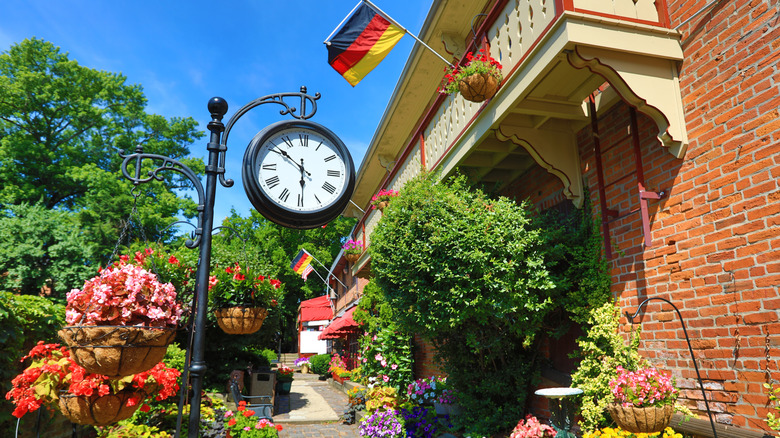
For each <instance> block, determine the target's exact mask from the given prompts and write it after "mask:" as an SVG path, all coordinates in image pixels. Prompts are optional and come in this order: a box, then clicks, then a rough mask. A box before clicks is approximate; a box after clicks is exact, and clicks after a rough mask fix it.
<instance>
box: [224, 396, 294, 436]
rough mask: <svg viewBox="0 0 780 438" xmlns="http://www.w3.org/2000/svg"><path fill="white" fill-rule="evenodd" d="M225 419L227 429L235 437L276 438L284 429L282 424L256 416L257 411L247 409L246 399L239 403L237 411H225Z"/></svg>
mask: <svg viewBox="0 0 780 438" xmlns="http://www.w3.org/2000/svg"><path fill="white" fill-rule="evenodd" d="M225 420H227V421H226V422H225V429H227V430H229V431H230V435H231V436H232V437H233V438H275V437H278V436H279V431H281V430H282V426H281V425H280V424H276V425H275V424H273V423H271V422H270V421H268V420H267V419H265V418H257V417H255V411H253V410H251V409H247V408H246V402H245V401H241V402H239V403H238V408H236V412H233V411H227V412H225Z"/></svg>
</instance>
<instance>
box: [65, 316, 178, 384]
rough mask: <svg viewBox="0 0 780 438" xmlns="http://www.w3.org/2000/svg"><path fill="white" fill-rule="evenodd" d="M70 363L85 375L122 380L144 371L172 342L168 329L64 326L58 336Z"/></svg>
mask: <svg viewBox="0 0 780 438" xmlns="http://www.w3.org/2000/svg"><path fill="white" fill-rule="evenodd" d="M58 335H59V336H60V338H62V340H63V341H65V343H66V344H68V348H69V349H70V352H71V356H72V357H73V360H74V361H75V362H76V363H77V364H78V365H80V366H82V367H84V368H85V369H86V370H87V371H88V372H90V373H93V374H101V375H104V376H107V377H111V378H114V377H124V376H129V375H131V374H137V373H141V372H144V371H147V370H149V369H151V368H152V367H154V366H155V365H156V364H157V363H158V362H160V361H161V360H162V358H163V357H164V356H165V351H166V350H167V348H168V344H170V343H171V342H173V338H174V337H175V336H176V329H175V328H172V327H135V326H132V327H127V326H67V327H63V328H62V330H60V331H59V332H58Z"/></svg>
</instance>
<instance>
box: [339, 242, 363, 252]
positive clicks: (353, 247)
mask: <svg viewBox="0 0 780 438" xmlns="http://www.w3.org/2000/svg"><path fill="white" fill-rule="evenodd" d="M341 248H342V249H343V250H344V254H362V253H363V243H362V242H358V241H357V240H352V239H349V240H347V242H346V243H344V244H343V245H341Z"/></svg>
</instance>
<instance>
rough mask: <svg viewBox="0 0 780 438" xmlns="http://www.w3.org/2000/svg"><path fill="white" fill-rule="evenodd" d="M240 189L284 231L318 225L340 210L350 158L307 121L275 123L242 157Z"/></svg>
mask: <svg viewBox="0 0 780 438" xmlns="http://www.w3.org/2000/svg"><path fill="white" fill-rule="evenodd" d="M243 180H244V188H245V190H246V192H247V196H248V197H249V199H250V201H251V202H252V205H254V207H255V208H256V209H257V210H258V211H259V212H260V213H262V214H263V215H264V216H265V217H266V218H268V219H270V220H271V221H273V222H276V223H278V224H280V225H283V226H287V227H290V228H301V229H306V228H314V227H317V226H320V225H324V224H326V223H327V222H329V221H330V220H332V219H334V218H335V217H336V216H338V215H339V214H341V212H342V211H343V210H344V208H345V207H346V204H347V203H348V202H349V199H350V197H351V196H352V191H353V190H354V185H355V171H354V166H353V163H352V157H351V156H350V154H349V151H348V150H347V148H346V146H345V145H344V143H343V142H342V141H341V140H340V139H339V138H338V137H337V136H336V135H335V134H333V132H331V131H330V130H328V129H327V128H325V127H324V126H321V125H319V124H316V123H313V122H309V121H297V120H296V121H285V122H279V123H275V124H273V125H271V126H269V127H267V128H265V129H264V130H263V131H261V132H260V133H258V134H257V135H256V136H255V138H254V139H253V140H252V142H250V143H249V146H248V147H247V151H246V153H245V154H244V168H243Z"/></svg>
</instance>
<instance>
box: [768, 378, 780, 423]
mask: <svg viewBox="0 0 780 438" xmlns="http://www.w3.org/2000/svg"><path fill="white" fill-rule="evenodd" d="M764 389H766V393H767V396H769V404H770V408H771V410H773V411H775V412H777V413H778V414H780V387H774V386H773V385H770V384H769V383H764ZM766 424H767V426H769V428H770V429H772V430H778V431H780V416H778V415H775V413H773V412H768V413H767V414H766Z"/></svg>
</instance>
